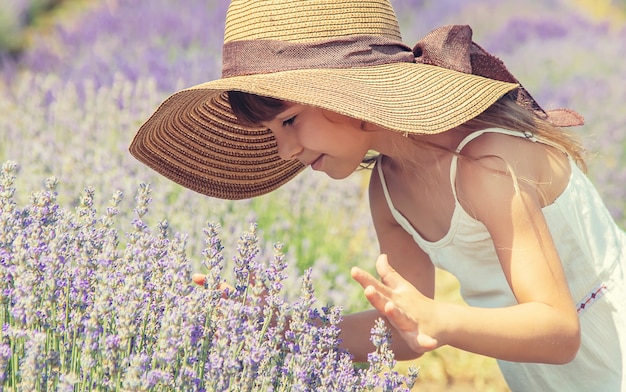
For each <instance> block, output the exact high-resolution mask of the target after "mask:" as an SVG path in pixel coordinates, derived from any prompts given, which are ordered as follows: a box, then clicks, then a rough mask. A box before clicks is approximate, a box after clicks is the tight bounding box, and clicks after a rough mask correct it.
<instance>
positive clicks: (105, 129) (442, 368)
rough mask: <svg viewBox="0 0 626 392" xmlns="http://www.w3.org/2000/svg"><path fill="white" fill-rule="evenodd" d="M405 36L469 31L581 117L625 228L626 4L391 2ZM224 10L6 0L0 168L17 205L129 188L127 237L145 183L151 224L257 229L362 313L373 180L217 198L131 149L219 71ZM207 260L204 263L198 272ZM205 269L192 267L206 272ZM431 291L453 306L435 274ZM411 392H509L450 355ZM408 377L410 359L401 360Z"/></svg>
mask: <svg viewBox="0 0 626 392" xmlns="http://www.w3.org/2000/svg"><path fill="white" fill-rule="evenodd" d="M392 3H393V5H394V7H395V9H396V13H397V15H398V18H399V21H400V24H401V29H402V32H403V36H404V41H405V42H406V43H407V44H409V45H411V46H412V45H413V44H414V43H416V42H417V41H418V40H419V39H420V38H421V37H422V36H424V35H425V34H426V33H428V32H429V31H430V30H432V29H434V28H436V27H438V26H441V25H444V24H469V25H470V26H472V28H473V30H474V41H476V42H477V43H478V44H479V45H481V46H482V47H484V48H485V49H487V50H488V51H490V52H491V53H493V54H494V55H496V56H498V57H500V58H501V59H502V60H503V61H504V62H505V63H506V64H507V66H508V68H509V70H510V71H511V72H512V73H513V74H514V75H515V76H516V77H517V78H518V79H519V80H520V81H521V82H522V83H523V84H524V86H525V87H526V89H527V90H529V91H530V93H531V94H532V95H533V96H534V97H535V98H536V99H537V101H538V102H539V103H540V104H541V105H542V106H543V107H544V108H545V109H554V108H559V107H568V108H572V109H574V110H576V111H578V112H579V113H581V114H583V115H584V116H585V118H586V125H585V126H583V127H579V128H577V129H574V130H573V131H574V132H575V133H576V134H578V135H579V136H580V137H581V138H583V140H584V142H585V145H586V147H587V148H588V150H589V156H588V165H589V176H590V178H591V179H592V181H593V182H594V183H595V184H596V186H597V187H598V189H599V190H600V192H601V194H602V195H603V197H604V200H605V202H606V204H607V206H608V207H609V209H610V211H611V213H612V214H613V216H614V217H615V219H616V220H617V221H618V222H619V224H620V225H621V226H622V227H624V226H626V206H625V200H626V187H625V186H624V184H625V183H626V156H625V153H626V132H624V129H625V128H626V114H625V113H626V111H625V110H624V105H625V102H626V64H624V61H623V59H624V58H625V56H626V1H624V0H526V1H524V2H517V1H502V0H472V1H463V0H393V1H392ZM227 6H228V1H227V0H184V1H176V0H5V1H3V5H2V7H0V136H1V138H0V161H5V160H9V159H10V160H14V161H16V162H17V163H18V164H19V165H20V176H19V179H18V182H17V187H18V194H17V196H16V197H17V199H18V200H23V201H27V200H28V198H29V195H30V193H31V192H32V191H35V190H39V189H40V188H41V187H42V183H43V181H44V180H45V179H46V178H47V177H49V176H52V175H54V176H56V177H58V178H59V180H60V187H59V202H60V203H61V204H63V205H65V206H68V207H70V208H71V207H72V206H74V205H76V203H77V201H78V197H79V195H80V193H81V191H82V189H83V188H84V187H86V186H92V187H94V188H95V189H96V195H97V196H96V203H97V206H99V208H100V210H102V209H103V208H105V207H106V205H107V204H108V200H109V198H110V197H111V195H112V194H113V192H114V191H115V190H121V191H123V192H124V195H125V198H124V202H123V205H122V207H121V210H122V213H121V214H120V216H121V217H120V219H121V220H122V222H123V223H121V224H122V225H124V224H125V225H127V226H128V227H130V222H131V219H132V215H133V212H132V208H133V204H134V200H133V198H134V196H135V193H136V189H137V186H138V185H139V184H140V183H142V182H148V183H150V184H152V187H153V189H154V192H153V194H152V197H153V202H152V209H151V212H150V216H151V218H150V219H153V221H154V222H156V221H158V220H161V219H164V218H165V219H167V220H168V221H169V222H170V226H171V227H172V228H173V230H175V231H177V232H180V233H182V234H184V235H187V236H188V244H189V245H188V255H189V258H190V260H191V261H192V262H196V260H199V259H200V258H201V250H202V246H203V245H202V238H203V235H202V229H203V228H204V227H205V226H206V223H207V222H209V221H210V222H219V223H221V224H222V231H223V237H224V243H225V248H226V254H227V257H228V252H229V250H231V251H230V252H231V253H234V251H235V249H236V247H235V244H236V241H237V237H238V235H239V233H240V232H242V231H243V230H245V229H246V228H247V227H248V224H249V223H250V222H257V223H258V225H259V233H260V236H261V237H262V239H263V241H264V243H263V244H262V246H263V247H265V248H266V249H269V250H268V252H271V245H272V243H273V242H277V241H280V242H283V243H285V249H286V253H287V258H288V259H289V260H290V263H291V265H292V266H293V267H294V268H298V269H300V270H301V269H303V268H308V267H313V270H314V276H315V277H316V279H315V282H316V290H317V291H316V295H317V297H318V299H319V301H320V302H324V303H337V304H341V305H343V306H344V309H345V311H346V312H349V311H353V310H359V309H362V308H364V307H365V306H366V303H365V301H364V299H363V298H362V295H361V291H360V290H359V288H358V287H357V285H356V284H354V283H353V282H351V281H350V279H349V269H350V267H351V266H352V265H357V264H358V265H360V266H361V267H363V268H366V269H369V270H370V271H371V270H372V269H373V263H374V260H375V258H376V255H377V253H378V249H377V247H376V241H375V236H374V232H373V228H372V225H371V221H370V218H369V210H368V207H367V194H366V192H365V188H366V184H367V181H368V176H369V173H368V172H367V171H360V172H357V173H355V174H354V175H353V176H352V177H351V178H349V179H348V180H347V181H341V182H336V181H333V180H330V179H328V178H326V177H325V176H324V175H320V174H319V173H314V172H312V171H305V172H304V173H303V174H302V175H300V176H299V177H298V178H297V179H296V180H294V181H292V182H291V183H289V184H288V185H286V186H285V187H283V188H281V189H280V190H278V191H276V192H274V193H272V194H271V195H268V196H263V197H260V198H257V199H254V200H244V201H237V202H233V201H222V200H216V199H210V198H207V197H204V196H201V195H198V194H196V193H193V192H191V191H189V190H186V189H183V188H181V187H179V186H177V185H176V184H173V183H172V182H170V181H168V180H166V179H164V178H161V177H160V176H158V175H157V174H155V173H154V172H152V171H150V170H149V169H147V168H146V167H144V166H142V165H141V164H139V163H138V162H136V161H135V160H134V159H133V158H132V157H130V155H129V154H128V152H127V151H128V150H127V149H128V145H129V143H130V141H131V140H132V137H133V136H134V133H135V132H136V130H137V129H138V127H139V126H140V125H141V123H142V122H143V121H145V120H146V119H147V118H148V116H149V115H150V114H151V113H152V112H153V111H154V109H155V108H156V107H157V106H158V105H159V104H160V102H162V101H163V100H164V99H165V98H166V97H167V96H168V95H170V94H171V93H173V92H175V91H177V90H179V89H182V88H184V87H188V86H191V85H194V84H198V83H202V82H204V81H208V80H212V79H216V78H218V77H219V75H220V67H221V45H222V38H223V28H224V16H225V13H226V8H227ZM197 265H199V264H197ZM198 268H199V267H198ZM438 274H439V275H438V278H439V281H438V284H437V296H438V297H439V298H440V299H442V300H446V301H453V302H460V299H459V297H458V284H457V282H456V280H455V279H454V278H452V277H451V276H449V275H448V274H446V273H445V272H443V271H438ZM418 365H419V366H421V380H420V381H419V382H418V385H417V387H416V390H423V391H438V390H457V391H474V390H476V391H506V390H507V388H506V385H505V384H504V382H503V380H502V378H501V375H500V373H499V370H498V369H497V366H496V365H495V361H493V360H491V359H488V358H484V357H480V356H476V355H471V354H468V353H464V352H460V351H458V350H454V349H450V348H442V349H440V350H437V351H436V352H433V353H430V354H428V355H426V356H424V357H423V358H422V359H420V360H419V361H418ZM399 366H400V367H402V366H405V364H400V365H399Z"/></svg>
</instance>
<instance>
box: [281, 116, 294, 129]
mask: <svg viewBox="0 0 626 392" xmlns="http://www.w3.org/2000/svg"><path fill="white" fill-rule="evenodd" d="M295 119H296V116H293V117H290V118H288V119H287V120H285V121H283V127H288V126H290V125H293V122H294V121H295Z"/></svg>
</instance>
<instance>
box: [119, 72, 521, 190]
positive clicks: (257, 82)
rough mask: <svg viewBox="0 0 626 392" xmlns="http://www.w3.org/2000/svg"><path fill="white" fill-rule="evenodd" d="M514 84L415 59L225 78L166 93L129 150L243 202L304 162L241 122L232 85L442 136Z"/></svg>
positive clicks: (187, 182)
mask: <svg viewBox="0 0 626 392" xmlns="http://www.w3.org/2000/svg"><path fill="white" fill-rule="evenodd" d="M517 87H518V85H516V84H512V83H505V82H500V81H496V80H493V79H487V78H483V77H480V76H475V75H470V74H465V73H460V72H456V71H451V70H448V69H445V68H441V67H436V66H430V65H424V64H415V63H392V64H385V65H377V66H368V67H353V68H345V69H302V70H291V71H282V72H276V73H269V74H259V75H246V76H236V77H230V78H223V79H219V80H215V81H211V82H207V83H203V84H200V85H197V86H194V87H191V88H188V89H186V90H182V91H180V92H177V93H175V94H173V95H172V96H170V97H169V98H168V99H167V100H166V101H164V102H163V104H161V106H160V107H159V108H158V109H157V110H156V112H155V113H154V114H153V115H152V116H151V117H150V118H149V119H148V120H147V121H146V122H145V123H144V124H143V125H142V126H141V128H140V129H139V131H138V132H137V135H136V136H135V138H134V140H133V142H132V144H131V146H130V152H131V154H132V155H133V156H134V157H135V158H137V159H138V160H139V161H141V162H143V163H145V164H146V165H147V166H149V167H151V168H152V169H154V170H156V171H157V172H159V173H160V174H162V175H164V176H165V177H167V178H169V179H171V180H173V181H175V182H177V183H178V184H180V185H182V186H184V187H186V188H189V189H191V190H194V191H196V192H199V193H201V194H204V195H208V196H211V197H217V198H222V199H230V200H237V199H245V198H250V197H255V196H259V195H262V194H265V193H268V192H271V191H272V190H274V189H276V188H278V187H280V186H281V185H283V184H284V183H286V182H287V181H289V180H291V179H292V178H293V177H295V176H296V175H297V174H298V173H299V172H301V171H302V170H303V169H304V166H303V165H302V164H301V163H299V162H297V161H285V160H282V159H281V158H280V157H279V156H278V150H277V146H276V142H275V140H274V137H273V135H272V133H271V132H270V131H269V130H268V129H265V128H251V127H247V126H242V125H241V124H239V123H238V121H237V119H236V117H235V116H234V114H233V113H232V111H231V109H230V106H229V104H228V100H227V98H226V91H231V90H234V91H242V92H248V93H253V94H257V95H262V96H269V97H273V98H277V99H281V100H285V101H289V102H295V103H300V104H305V105H311V106H316V107H320V108H323V109H327V110H331V111H334V112H337V113H340V114H344V115H346V116H349V117H353V118H356V119H360V120H363V121H366V122H368V123H372V124H376V125H379V126H382V127H384V128H387V129H390V130H394V131H398V132H406V133H411V134H436V133H440V132H444V131H446V130H449V129H451V128H454V127H456V126H458V125H461V124H463V123H464V122H466V121H468V120H470V119H472V118H474V117H476V116H477V115H479V114H480V113H482V112H483V111H484V110H485V109H487V108H488V107H489V106H491V105H492V104H493V103H494V102H495V101H496V100H498V99H499V98H500V97H502V96H503V95H504V94H506V93H507V92H509V91H511V90H513V89H515V88H517Z"/></svg>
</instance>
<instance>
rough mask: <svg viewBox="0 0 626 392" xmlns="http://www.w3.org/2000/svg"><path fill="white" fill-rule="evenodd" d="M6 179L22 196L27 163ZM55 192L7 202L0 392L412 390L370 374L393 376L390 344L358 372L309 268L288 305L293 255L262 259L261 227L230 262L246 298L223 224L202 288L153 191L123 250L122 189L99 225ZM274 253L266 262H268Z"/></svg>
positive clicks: (213, 231)
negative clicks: (19, 186)
mask: <svg viewBox="0 0 626 392" xmlns="http://www.w3.org/2000/svg"><path fill="white" fill-rule="evenodd" d="M4 168H5V170H4V171H3V174H2V178H0V183H2V186H3V189H4V190H10V189H13V182H14V180H15V174H16V173H15V169H16V166H15V165H13V164H5V166H4ZM57 186H58V182H57V181H56V179H50V180H48V181H46V182H45V189H44V190H42V191H40V192H35V193H33V195H32V197H31V198H30V202H29V204H27V205H26V206H24V207H19V206H18V203H16V202H15V200H14V199H13V198H14V196H15V195H16V193H15V192H13V191H8V192H3V193H2V196H0V204H1V205H2V206H3V209H2V210H0V222H2V223H3V225H4V226H0V230H1V231H2V232H3V233H5V237H4V238H5V240H4V241H3V242H2V243H0V255H2V259H1V260H2V262H1V263H0V266H1V268H0V273H1V274H2V276H4V277H6V278H7V279H3V280H2V282H0V290H1V292H3V293H7V295H6V297H3V301H2V303H1V308H0V317H1V319H0V322H1V323H2V324H3V332H2V336H3V341H2V342H0V371H1V372H2V373H0V374H1V375H2V378H1V380H2V383H1V384H0V386H2V387H3V388H4V387H6V388H8V389H16V388H18V389H21V390H29V391H30V390H32V391H39V390H51V389H57V390H74V389H76V388H78V389H79V390H91V389H94V388H96V387H97V388H104V389H107V390H121V389H126V390H145V389H165V390H176V391H179V390H180V391H183V390H184V391H205V390H215V391H227V390H238V391H239V390H241V391H255V390H294V391H295V390H302V391H308V390H315V389H322V390H328V391H333V390H337V391H339V390H341V391H344V390H349V391H359V390H361V389H362V386H363V385H366V386H367V387H368V388H369V387H370V386H371V387H372V388H373V387H381V388H387V389H390V388H396V387H400V386H402V385H405V384H408V383H407V380H406V379H405V377H404V376H400V375H398V374H397V373H396V372H395V371H393V370H391V369H389V370H388V371H387V372H386V373H385V374H380V375H376V376H374V375H373V373H372V372H374V371H375V370H380V369H382V368H381V367H380V365H379V363H383V364H386V365H388V366H393V353H391V352H390V351H389V350H388V349H386V348H385V347H387V346H385V344H384V342H381V343H380V344H379V343H376V344H378V345H379V346H380V348H378V349H377V351H376V353H375V355H372V357H371V359H370V362H371V363H370V369H372V370H371V371H370V372H369V373H364V372H360V371H356V370H355V368H354V366H353V364H352V361H351V357H350V355H349V353H347V352H345V351H343V350H342V349H340V348H339V344H340V341H339V322H340V320H341V309H340V308H339V307H336V306H322V307H321V308H317V307H316V302H317V300H316V298H315V295H314V287H313V282H312V275H311V270H310V269H309V270H306V271H305V273H304V275H303V276H302V279H301V281H302V282H301V286H300V291H299V295H298V296H297V298H296V299H295V300H292V299H290V298H289V296H286V295H285V294H284V293H283V290H284V288H285V287H287V286H288V285H289V284H288V283H287V280H286V278H287V271H288V266H287V263H286V261H285V257H284V256H285V255H284V254H283V253H282V249H283V248H282V245H281V244H279V243H277V244H275V246H274V247H273V248H272V250H271V252H267V253H266V252H265V251H264V250H262V249H261V248H260V246H259V243H260V241H259V237H258V234H257V226H256V224H252V225H250V227H249V230H248V231H246V232H244V233H243V234H242V235H241V236H240V239H239V244H238V246H237V249H236V251H235V256H234V257H233V260H232V267H233V268H232V269H233V276H234V277H235V283H236V290H232V291H230V292H227V293H224V292H223V291H222V290H221V288H220V283H222V282H223V281H224V278H223V276H222V275H221V272H222V271H223V270H224V266H225V265H224V259H225V258H224V255H223V252H224V248H223V246H222V243H221V239H220V237H219V235H220V230H219V225H216V224H209V225H208V226H207V228H206V229H205V235H206V241H205V242H206V249H205V250H204V251H203V252H202V253H203V255H204V261H203V264H204V265H205V267H206V268H209V269H210V270H209V271H208V272H209V275H208V276H209V277H208V279H207V282H206V283H205V285H204V287H200V286H193V285H192V284H191V283H190V282H191V271H192V269H191V267H190V260H189V259H188V257H187V250H186V236H184V235H180V234H178V233H174V234H172V233H170V229H169V225H168V223H167V221H165V220H162V221H160V222H158V223H157V225H156V228H155V230H154V232H153V230H152V229H151V226H150V225H148V224H147V223H145V220H146V219H147V218H148V216H149V206H150V200H151V197H150V196H149V195H150V193H151V188H150V187H149V186H147V185H140V186H139V189H138V193H137V197H136V205H135V207H134V212H135V217H134V218H133V219H132V221H131V223H130V225H129V227H130V231H129V232H127V233H125V236H123V237H124V238H125V241H124V242H122V241H120V238H122V236H120V235H119V233H118V229H117V226H118V224H119V223H118V222H117V218H118V214H117V212H116V211H117V210H118V207H117V206H118V205H119V202H120V200H121V194H120V193H119V192H114V193H113V197H112V199H111V201H110V203H109V207H107V208H106V209H105V214H104V215H99V213H98V210H97V209H96V208H95V207H94V200H95V198H96V193H95V191H94V190H93V189H92V188H90V187H86V188H85V190H84V192H83V194H82V195H81V197H80V198H79V205H78V207H76V208H75V209H74V211H73V212H70V211H68V210H66V209H64V208H62V207H60V206H59V205H58V204H57V199H56V187H57ZM7 224H10V225H11V227H10V228H11V231H9V230H8V227H6V225H7ZM266 254H267V255H268V256H269V260H262V259H260V257H259V256H260V255H266ZM270 255H271V256H270ZM33 287H36V288H38V289H37V290H33ZM383 327H384V326H378V329H377V330H376V331H377V332H376V334H377V335H375V336H378V335H380V336H383V335H384V332H381V331H380V329H381V328H383ZM385 350H387V351H385ZM383 354H384V355H383ZM366 380H370V381H366ZM372 380H373V381H372ZM385 386H387V387H385Z"/></svg>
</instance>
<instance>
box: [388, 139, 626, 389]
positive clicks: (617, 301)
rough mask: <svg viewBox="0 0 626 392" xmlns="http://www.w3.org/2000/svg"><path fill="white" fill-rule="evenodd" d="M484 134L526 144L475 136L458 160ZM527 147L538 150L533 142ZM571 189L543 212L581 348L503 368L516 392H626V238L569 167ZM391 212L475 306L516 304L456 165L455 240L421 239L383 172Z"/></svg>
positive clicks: (450, 236)
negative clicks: (558, 358) (573, 306)
mask: <svg viewBox="0 0 626 392" xmlns="http://www.w3.org/2000/svg"><path fill="white" fill-rule="evenodd" d="M485 132H497V133H503V134H507V135H513V136H519V137H526V136H525V135H524V134H521V133H519V132H512V131H508V130H503V129H487V130H483V131H480V132H477V133H473V134H470V135H469V136H468V137H467V138H466V139H464V140H463V141H462V142H461V143H460V145H459V147H458V149H457V152H460V151H461V149H462V148H463V147H464V146H465V145H466V144H467V143H469V142H470V141H471V140H473V139H474V138H476V137H479V136H480V135H482V134H483V133H485ZM528 139H529V140H531V141H533V142H537V141H539V140H537V139H536V138H534V137H529V138H528ZM570 166H571V177H570V181H569V184H568V185H567V187H566V188H565V190H564V191H563V193H562V194H561V195H560V196H559V197H558V198H557V199H556V200H555V201H554V203H552V204H550V205H548V206H546V207H544V208H543V214H544V216H545V218H546V221H547V223H548V226H549V228H550V232H551V234H552V236H553V237H554V241H555V243H556V246H557V249H558V252H559V255H560V258H561V261H562V263H563V268H564V270H565V274H566V276H567V281H568V284H569V289H570V292H571V293H572V297H573V298H574V300H575V301H578V305H577V308H578V314H579V317H580V322H581V329H582V343H581V347H580V350H579V352H578V354H577V356H576V358H575V359H574V360H573V361H572V362H570V363H568V364H566V365H546V364H536V363H514V362H507V361H500V360H499V361H498V364H499V366H500V369H501V370H502V373H503V375H504V378H505V380H506V382H507V383H508V385H509V387H510V388H511V390H512V391H567V392H571V391H594V392H597V391H601V392H611V391H626V277H625V272H626V233H624V231H622V230H621V229H620V228H619V227H618V226H617V225H616V223H615V221H614V220H613V218H612V217H611V215H610V214H609V212H608V210H607V209H606V207H605V206H604V204H603V202H602V200H601V199H600V196H599V195H598V193H597V191H596V189H595V188H594V186H593V185H592V184H591V182H589V180H588V179H587V177H586V176H585V175H584V173H582V171H581V170H580V169H579V168H578V167H577V166H576V165H575V164H573V163H572V164H571V165H570ZM377 167H378V171H379V174H380V178H381V182H382V185H383V189H384V193H385V197H386V198H387V203H388V204H389V208H390V209H391V212H392V214H393V216H394V217H395V219H396V220H397V222H398V223H399V224H400V225H401V226H402V227H403V228H404V229H405V230H406V231H407V232H409V233H410V234H411V235H412V236H413V238H414V239H415V241H416V242H417V244H418V245H419V246H420V247H421V248H422V249H423V250H424V251H425V252H426V253H428V255H429V256H430V258H431V260H432V262H433V263H434V265H436V266H437V267H439V268H442V269H444V270H446V271H449V272H450V273H452V274H453V275H454V276H455V277H456V278H457V279H458V280H459V282H460V285H461V295H462V297H463V299H464V300H465V301H466V302H467V303H468V304H469V305H471V306H476V307H484V308H494V307H506V306H511V305H514V304H516V303H517V302H516V300H515V297H514V295H513V292H512V291H511V288H510V287H509V285H508V283H507V281H506V278H505V275H504V273H503V271H502V269H501V267H500V263H499V261H498V258H497V256H496V252H495V249H494V245H493V242H492V241H491V238H490V236H489V233H488V232H487V229H486V228H485V226H484V225H483V224H482V223H481V222H479V221H477V220H475V219H474V218H472V217H471V216H470V215H469V214H468V213H467V212H466V211H465V210H464V209H463V208H462V207H461V205H460V204H459V202H458V199H457V197H456V190H455V186H454V184H455V178H456V169H457V157H456V156H455V157H454V158H453V159H452V164H451V168H450V181H451V183H452V189H453V192H454V195H455V200H456V205H455V209H454V213H453V216H452V222H451V224H450V230H449V232H448V233H447V234H446V235H445V236H444V237H443V238H442V239H440V240H438V241H435V242H431V241H427V240H425V239H424V238H422V237H421V236H420V235H419V233H417V231H416V230H415V229H414V228H413V227H412V226H411V224H410V223H409V222H408V220H407V219H406V218H405V217H404V216H402V214H401V213H400V212H398V211H397V210H396V209H395V208H394V206H393V203H392V201H391V198H390V196H389V191H388V189H387V185H386V182H385V178H384V175H383V171H382V165H380V164H379V165H377Z"/></svg>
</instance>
